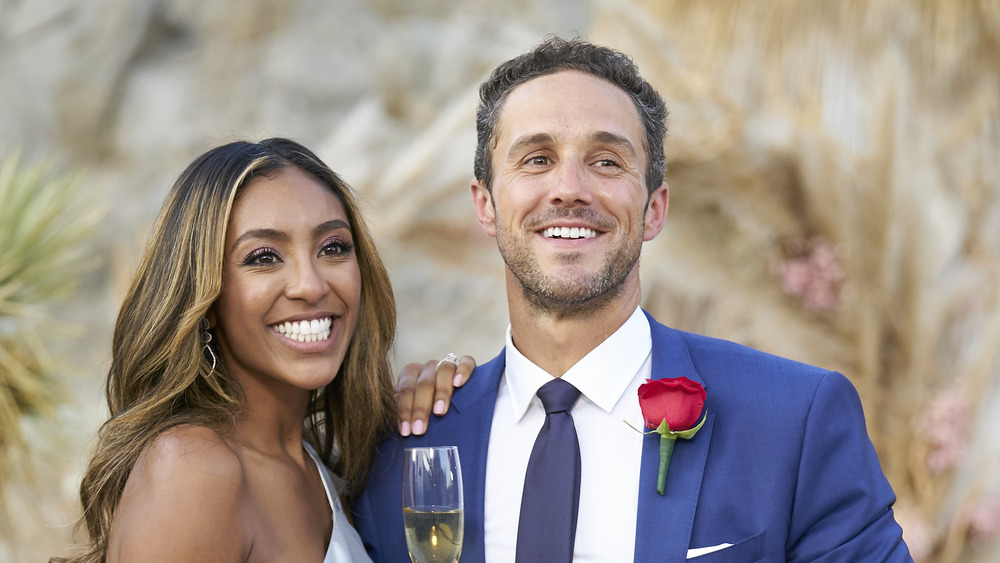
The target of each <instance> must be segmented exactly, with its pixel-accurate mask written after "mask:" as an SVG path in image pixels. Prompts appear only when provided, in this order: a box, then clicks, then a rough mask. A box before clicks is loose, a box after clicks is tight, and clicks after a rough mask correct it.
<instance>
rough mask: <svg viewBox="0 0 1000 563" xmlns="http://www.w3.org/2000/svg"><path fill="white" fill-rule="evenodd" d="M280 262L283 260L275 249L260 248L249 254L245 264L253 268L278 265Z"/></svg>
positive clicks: (244, 260) (244, 261)
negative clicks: (255, 266) (254, 266)
mask: <svg viewBox="0 0 1000 563" xmlns="http://www.w3.org/2000/svg"><path fill="white" fill-rule="evenodd" d="M280 260H281V259H280V257H279V256H278V253H277V252H276V251H274V250H273V249H270V248H258V249H257V250H254V251H253V252H251V253H250V254H248V255H247V257H246V258H244V259H243V264H244V265H247V266H253V265H258V264H259V265H268V264H277V263H278V262H279V261H280Z"/></svg>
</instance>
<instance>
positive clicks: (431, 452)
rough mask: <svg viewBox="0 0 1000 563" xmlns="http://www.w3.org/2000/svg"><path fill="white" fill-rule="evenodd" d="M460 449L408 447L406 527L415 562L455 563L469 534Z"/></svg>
mask: <svg viewBox="0 0 1000 563" xmlns="http://www.w3.org/2000/svg"><path fill="white" fill-rule="evenodd" d="M464 508H465V503H464V497H463V492H462V465H461V463H459V460H458V447H457V446H438V447H428V448H406V454H405V458H404V459H403V527H404V528H405V532H406V546H407V548H408V549H409V551H410V559H411V560H412V561H413V563H443V562H447V563H455V562H456V561H458V556H459V555H461V554H462V536H463V534H464V532H465V515H464Z"/></svg>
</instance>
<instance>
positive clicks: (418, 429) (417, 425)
mask: <svg viewBox="0 0 1000 563" xmlns="http://www.w3.org/2000/svg"><path fill="white" fill-rule="evenodd" d="M413 433H414V434H416V435H417V436H421V435H423V433H424V421H422V420H415V421H413Z"/></svg>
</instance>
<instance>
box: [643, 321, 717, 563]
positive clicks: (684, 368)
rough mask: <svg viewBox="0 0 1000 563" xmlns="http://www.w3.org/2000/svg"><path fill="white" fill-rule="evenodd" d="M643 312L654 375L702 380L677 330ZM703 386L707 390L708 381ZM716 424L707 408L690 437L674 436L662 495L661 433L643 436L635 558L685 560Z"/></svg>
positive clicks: (653, 376)
mask: <svg viewBox="0 0 1000 563" xmlns="http://www.w3.org/2000/svg"><path fill="white" fill-rule="evenodd" d="M646 316H647V317H648V318H649V325H650V329H651V332H652V338H653V352H652V354H653V356H652V379H663V378H668V377H686V378H688V379H690V380H692V381H697V382H698V383H701V384H702V385H704V382H703V381H702V380H701V377H700V376H699V375H698V372H697V371H696V370H695V368H694V364H692V363H691V356H690V354H689V353H688V349H687V345H686V344H685V342H684V340H683V338H682V337H681V335H680V334H679V333H678V332H677V331H674V330H672V329H669V328H667V327H665V326H663V325H661V324H659V323H657V322H656V320H655V319H653V318H652V317H651V316H649V313H646ZM706 391H708V392H711V390H709V389H708V388H707V386H706ZM714 423H715V414H714V413H712V412H707V413H706V419H705V424H704V426H702V427H701V430H699V431H698V433H697V434H696V435H695V436H694V437H693V438H691V439H690V440H677V443H676V445H675V447H674V453H673V456H672V457H671V460H670V469H669V471H668V473H667V484H666V490H665V491H664V494H663V496H660V494H659V493H657V492H656V477H657V472H658V470H659V461H660V450H659V448H660V436H659V435H658V434H647V435H646V436H645V437H644V438H643V442H642V468H641V470H640V472H639V510H638V515H637V518H636V530H635V561H636V562H644V561H664V560H666V561H684V560H685V559H686V558H687V550H688V547H689V545H690V542H691V529H692V526H693V524H694V515H695V509H696V508H697V506H698V495H699V493H700V492H701V479H702V476H703V475H704V472H705V461H706V460H707V459H708V446H709V444H710V443H711V439H712V427H713V426H714Z"/></svg>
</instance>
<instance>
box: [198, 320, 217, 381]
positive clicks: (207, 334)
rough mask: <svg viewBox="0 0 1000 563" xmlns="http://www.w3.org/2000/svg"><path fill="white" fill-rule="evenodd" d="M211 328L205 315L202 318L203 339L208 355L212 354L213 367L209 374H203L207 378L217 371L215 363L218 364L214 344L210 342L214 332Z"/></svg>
mask: <svg viewBox="0 0 1000 563" xmlns="http://www.w3.org/2000/svg"><path fill="white" fill-rule="evenodd" d="M210 328H211V327H210V326H209V324H208V319H206V318H205V317H202V318H201V341H202V342H204V343H205V350H207V351H208V355H209V356H212V369H211V370H209V372H208V373H207V374H203V375H202V377H204V378H205V379H208V378H210V377H212V374H213V373H215V364H216V359H215V351H214V350H212V346H211V345H210V344H209V343H210V342H212V333H211V332H209V329H210Z"/></svg>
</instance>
